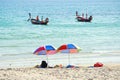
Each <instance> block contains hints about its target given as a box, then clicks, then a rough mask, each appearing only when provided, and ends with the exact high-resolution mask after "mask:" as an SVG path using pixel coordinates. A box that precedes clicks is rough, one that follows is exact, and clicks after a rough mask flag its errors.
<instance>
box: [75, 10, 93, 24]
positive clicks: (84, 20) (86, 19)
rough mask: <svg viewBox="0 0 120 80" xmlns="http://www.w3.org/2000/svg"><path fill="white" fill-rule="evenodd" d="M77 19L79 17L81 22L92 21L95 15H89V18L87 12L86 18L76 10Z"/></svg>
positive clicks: (78, 19)
mask: <svg viewBox="0 0 120 80" xmlns="http://www.w3.org/2000/svg"><path fill="white" fill-rule="evenodd" d="M76 19H77V21H79V22H91V21H92V19H93V17H92V16H89V18H87V14H86V18H84V17H81V16H79V15H78V12H77V11H76Z"/></svg>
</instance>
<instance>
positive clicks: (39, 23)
mask: <svg viewBox="0 0 120 80" xmlns="http://www.w3.org/2000/svg"><path fill="white" fill-rule="evenodd" d="M31 23H32V24H36V25H47V23H48V21H39V20H36V19H31Z"/></svg>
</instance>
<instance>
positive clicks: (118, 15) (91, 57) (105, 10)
mask: <svg viewBox="0 0 120 80" xmlns="http://www.w3.org/2000/svg"><path fill="white" fill-rule="evenodd" d="M119 7H120V1H119V0H90V1H89V0H1V2H0V67H2V68H3V67H15V66H17V67H18V66H20V67H21V66H34V65H36V64H40V62H41V60H46V59H47V61H48V62H49V64H50V65H55V64H64V65H66V64H75V65H77V64H87V63H90V64H93V63H95V62H97V61H99V62H103V63H105V62H113V63H119V62H120V8H119ZM76 11H78V13H79V15H81V14H82V13H84V14H86V13H87V14H88V17H89V16H90V15H92V16H93V20H92V22H90V23H87V22H78V21H77V20H76V19H75V17H76V16H75V12H76ZM28 13H31V15H32V18H36V16H37V15H39V17H40V18H41V16H43V18H44V19H45V18H46V17H48V18H49V23H48V25H33V24H31V22H28V21H27V20H28V18H29V16H28ZM68 43H73V44H75V45H77V46H79V47H80V49H81V51H80V52H79V53H77V54H73V55H72V54H70V55H68V54H61V53H57V54H55V55H48V56H46V55H34V54H33V52H34V51H35V50H36V49H37V48H38V47H39V46H43V45H48V44H50V45H53V46H54V47H55V48H56V49H57V48H58V47H59V46H60V45H62V44H68Z"/></svg>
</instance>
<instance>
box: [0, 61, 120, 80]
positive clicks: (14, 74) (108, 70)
mask: <svg viewBox="0 0 120 80" xmlns="http://www.w3.org/2000/svg"><path fill="white" fill-rule="evenodd" d="M89 66H90V65H89ZM89 66H88V65H83V66H82V65H81V66H79V68H65V67H64V68H35V67H24V68H7V69H0V79H1V80H119V79H120V64H116V63H115V64H114V63H112V64H111V63H109V64H104V66H103V67H89Z"/></svg>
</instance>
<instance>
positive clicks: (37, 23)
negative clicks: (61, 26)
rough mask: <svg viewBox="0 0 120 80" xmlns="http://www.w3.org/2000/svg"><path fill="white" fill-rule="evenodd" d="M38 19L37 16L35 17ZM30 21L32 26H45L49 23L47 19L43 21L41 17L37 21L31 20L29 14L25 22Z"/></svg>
mask: <svg viewBox="0 0 120 80" xmlns="http://www.w3.org/2000/svg"><path fill="white" fill-rule="evenodd" d="M37 18H38V16H37ZM29 20H30V21H31V23H32V24H36V25H47V23H48V22H49V19H48V18H46V19H45V20H43V17H42V19H41V20H39V19H33V18H31V13H29V19H28V20H27V21H29Z"/></svg>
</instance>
